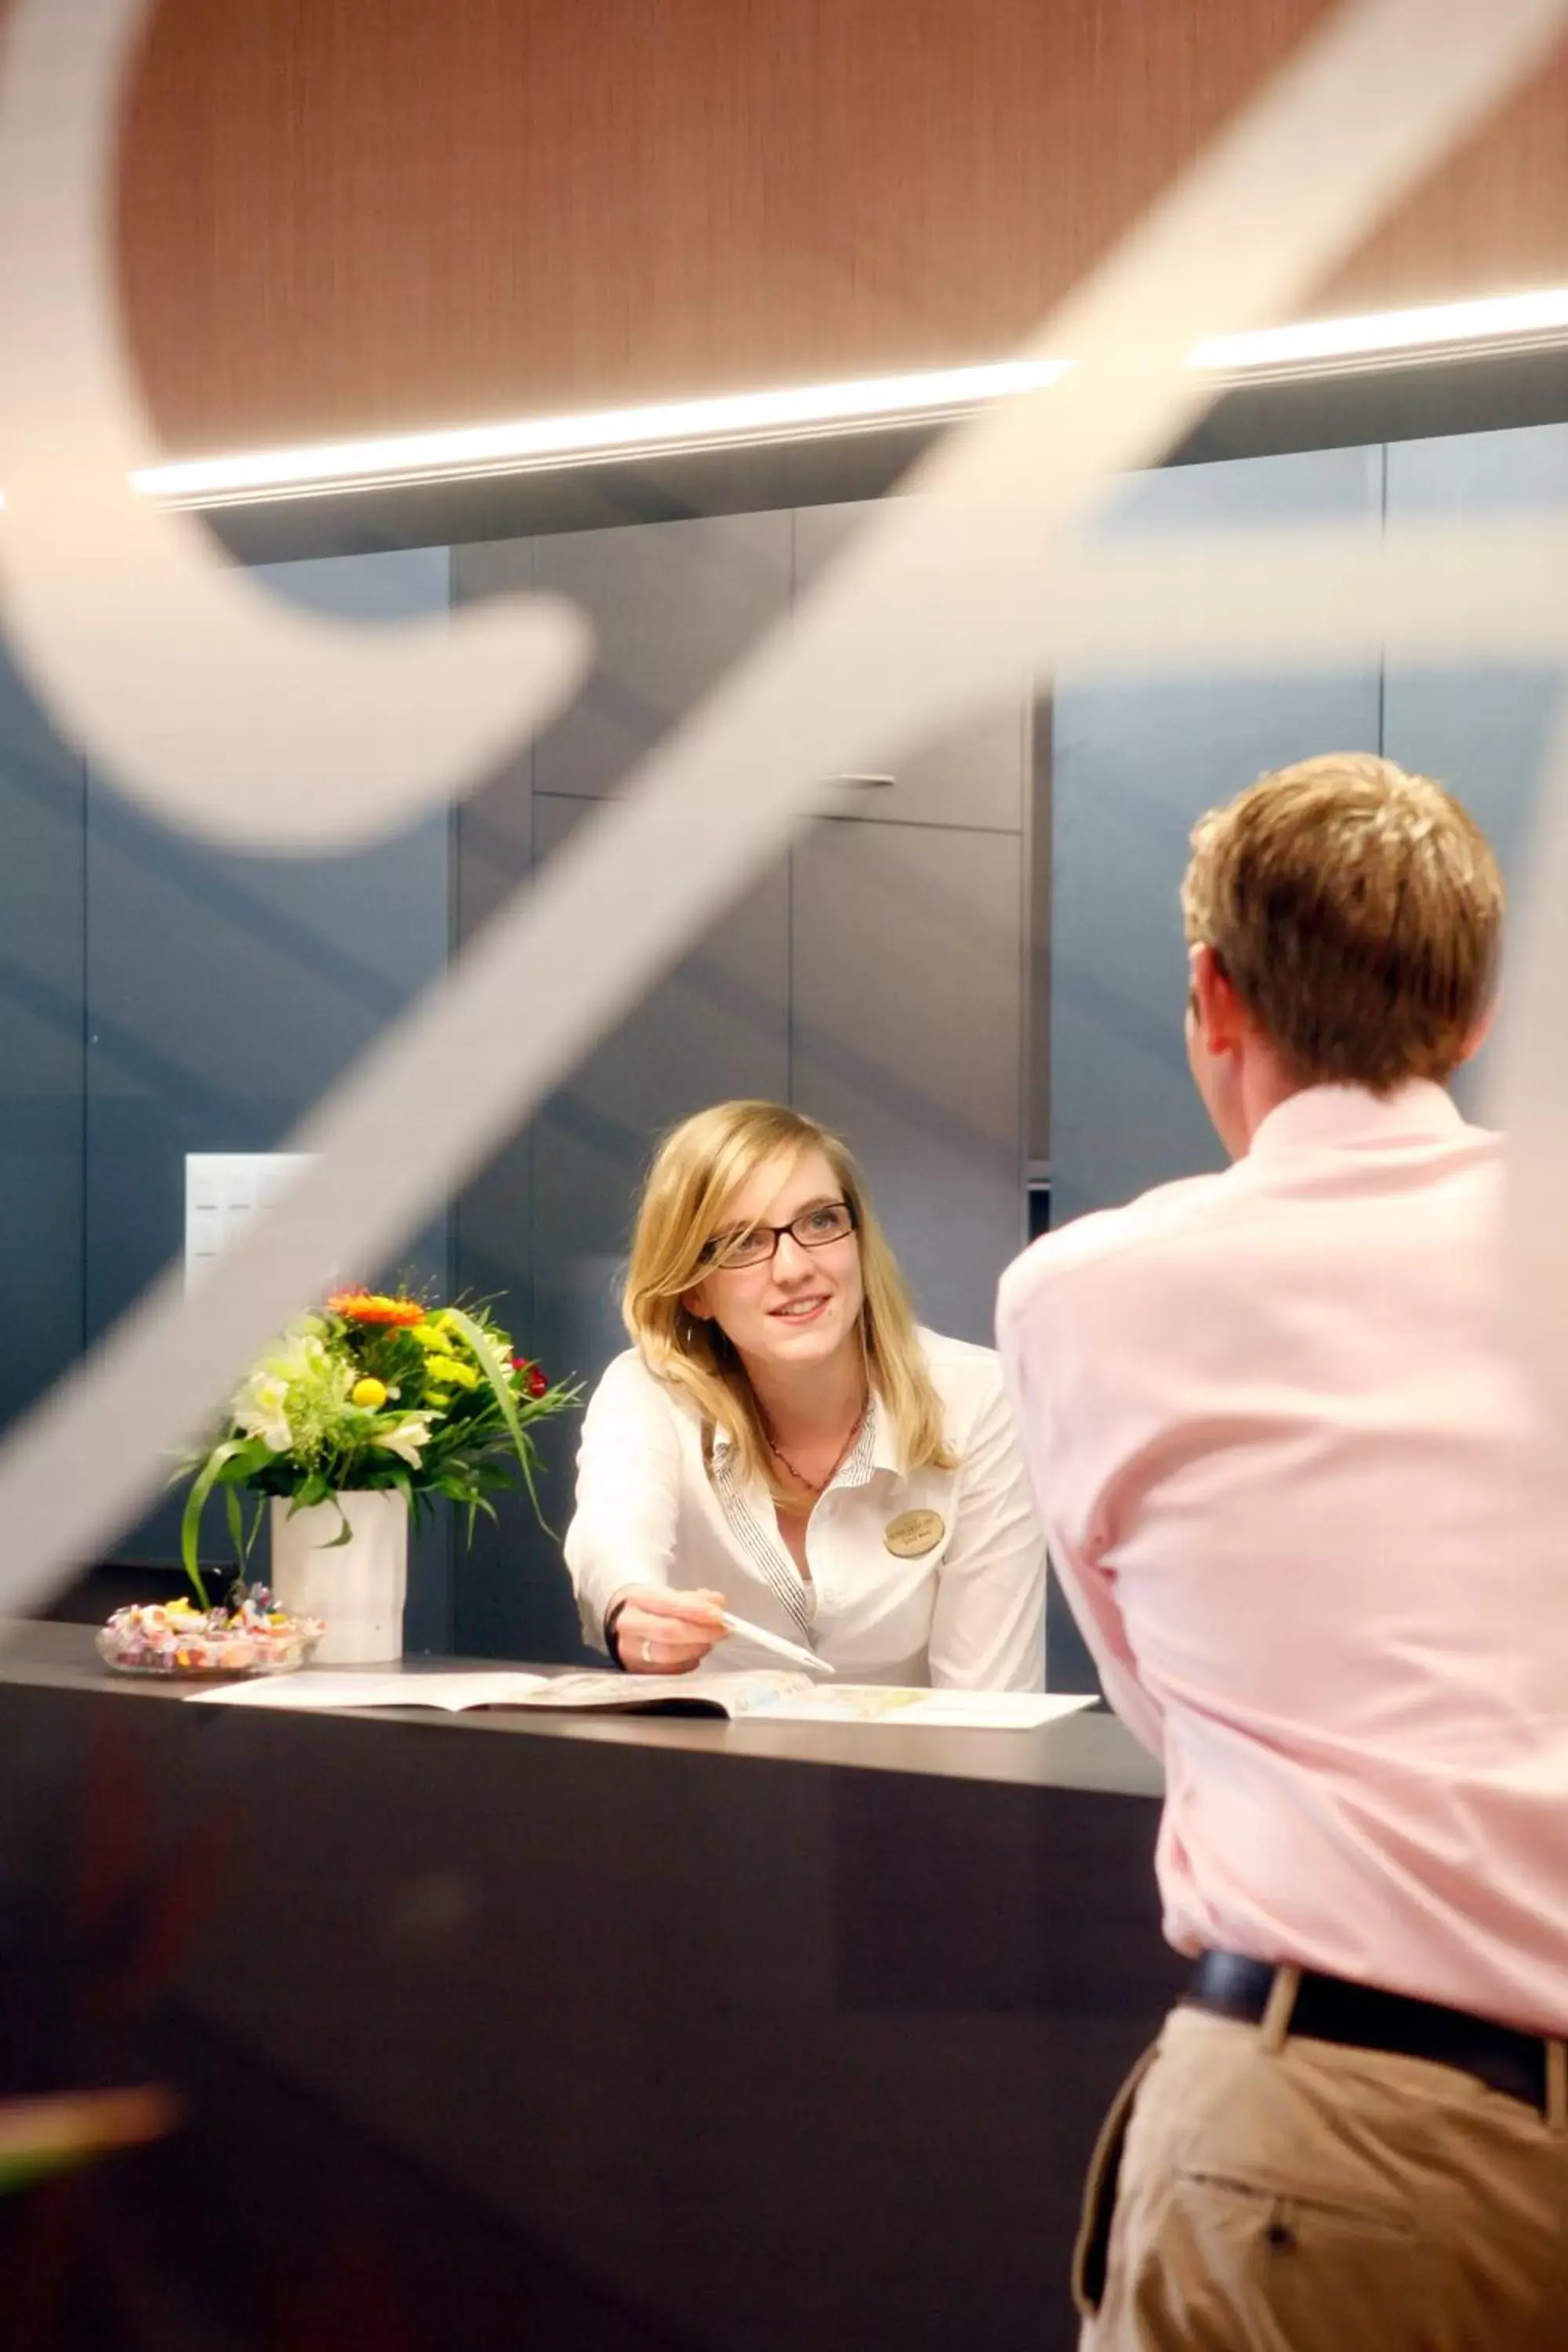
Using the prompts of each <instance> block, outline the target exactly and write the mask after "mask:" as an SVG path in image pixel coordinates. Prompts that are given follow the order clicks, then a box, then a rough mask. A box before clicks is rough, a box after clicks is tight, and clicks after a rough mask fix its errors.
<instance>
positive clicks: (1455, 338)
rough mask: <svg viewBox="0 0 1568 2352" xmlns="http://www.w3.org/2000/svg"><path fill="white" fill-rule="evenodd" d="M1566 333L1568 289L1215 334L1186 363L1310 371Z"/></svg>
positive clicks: (1230, 371) (1235, 369)
mask: <svg viewBox="0 0 1568 2352" xmlns="http://www.w3.org/2000/svg"><path fill="white" fill-rule="evenodd" d="M1564 331H1568V286H1547V287H1542V288H1541V289H1538V290H1537V291H1536V292H1535V293H1533V294H1498V295H1490V296H1488V297H1487V298H1486V299H1484V300H1478V301H1474V302H1437V303H1434V304H1432V305H1430V306H1429V307H1428V308H1426V309H1425V310H1373V311H1371V312H1369V313H1368V314H1367V316H1366V317H1364V318H1356V319H1309V320H1306V321H1305V322H1304V323H1303V324H1301V325H1300V326H1293V327H1265V328H1261V329H1259V330H1258V331H1257V332H1256V333H1253V334H1247V335H1215V336H1212V337H1211V338H1210V339H1209V341H1207V342H1204V343H1200V344H1199V345H1198V346H1197V349H1196V350H1195V351H1194V352H1193V354H1192V356H1191V358H1190V360H1189V361H1188V362H1187V364H1188V365H1189V367H1195V368H1206V369H1209V370H1211V371H1212V372H1213V373H1215V374H1220V375H1244V374H1248V373H1251V372H1252V371H1253V370H1254V369H1258V368H1292V367H1301V366H1310V364H1311V363H1312V362H1321V361H1325V360H1354V359H1364V358H1371V357H1373V356H1375V355H1376V354H1378V353H1380V352H1414V351H1421V350H1423V349H1438V348H1441V347H1443V346H1445V345H1463V344H1467V343H1512V342H1525V343H1528V342H1530V341H1534V340H1536V339H1537V338H1545V339H1552V338H1555V337H1558V336H1561V335H1562V334H1563V333H1564Z"/></svg>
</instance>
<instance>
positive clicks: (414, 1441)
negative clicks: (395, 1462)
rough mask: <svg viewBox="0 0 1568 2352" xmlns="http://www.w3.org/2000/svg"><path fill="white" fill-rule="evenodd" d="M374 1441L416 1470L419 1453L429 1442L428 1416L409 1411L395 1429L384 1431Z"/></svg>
mask: <svg viewBox="0 0 1568 2352" xmlns="http://www.w3.org/2000/svg"><path fill="white" fill-rule="evenodd" d="M375 1443H376V1444H377V1445H384V1446H385V1448H386V1450H387V1452H388V1453H389V1454H396V1455H397V1456H398V1457H399V1459H400V1460H402V1461H404V1462H406V1463H407V1465H408V1467H409V1468H410V1469H411V1470H417V1469H418V1467H419V1456H420V1454H421V1452H422V1451H423V1449H424V1448H425V1447H426V1445H428V1444H429V1443H430V1422H429V1418H428V1416H427V1415H426V1414H425V1413H422V1412H411V1413H410V1414H409V1416H408V1418H407V1420H406V1421H400V1422H399V1423H398V1424H397V1427H396V1428H395V1429H389V1430H386V1431H384V1433H383V1434H382V1435H381V1436H380V1437H378V1438H377V1439H376V1440H375Z"/></svg>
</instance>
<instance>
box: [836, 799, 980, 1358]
mask: <svg viewBox="0 0 1568 2352" xmlns="http://www.w3.org/2000/svg"><path fill="white" fill-rule="evenodd" d="M793 866H794V875H793V897H794V907H793V917H792V923H791V939H792V943H793V960H794V986H793V994H792V1003H793V1010H794V1024H793V1037H792V1066H793V1080H792V1092H793V1099H794V1100H795V1102H796V1103H797V1104H798V1105H799V1106H800V1108H802V1109H803V1110H806V1111H809V1112H810V1113H811V1114H812V1116H813V1117H814V1118H820V1119H821V1120H822V1121H823V1122H824V1124H825V1125H826V1126H827V1127H829V1128H831V1129H834V1130H835V1131H836V1132H837V1133H838V1134H840V1135H842V1136H844V1137H845V1138H846V1139H847V1141H848V1143H849V1145H850V1146H851V1148H852V1150H854V1152H855V1154H856V1157H857V1158H858V1160H859V1161H860V1163H861V1166H862V1168H863V1169H864V1171H865V1173H866V1177H867V1179H868V1183H869V1185H870V1188H871V1193H872V1198H873V1199H874V1201H875V1202H876V1205H877V1210H878V1213H879V1216H880V1218H881V1220H882V1222H883V1223H884V1224H885V1225H886V1227H887V1229H888V1232H889V1235H890V1237H891V1239H892V1243H893V1246H894V1249H895V1250H896V1251H897V1253H898V1255H899V1258H900V1263H901V1264H902V1265H903V1267H904V1271H905V1273H906V1275H907V1276H909V1278H910V1284H911V1286H912V1288H913V1291H914V1294H915V1302H916V1307H917V1310H918V1312H919V1314H920V1316H921V1319H922V1321H924V1322H926V1323H928V1324H931V1325H932V1326H934V1327H935V1328H938V1329H941V1330H943V1331H948V1332H952V1333H953V1334H954V1335H955V1336H957V1337H958V1338H960V1339H977V1340H980V1341H983V1342H984V1343H985V1344H987V1345H988V1344H990V1341H991V1339H992V1333H993V1329H994V1313H995V1297H996V1284H997V1280H998V1277H999V1276H1000V1275H1001V1272H1002V1269H1003V1267H1004V1266H1005V1265H1006V1264H1007V1262H1008V1260H1009V1259H1010V1258H1011V1257H1013V1256H1015V1255H1016V1253H1017V1251H1018V1249H1019V1247H1020V1246H1021V1244H1022V1240H1023V1230H1024V1166H1023V1160H1024V1149H1023V1131H1022V1091H1023V1089H1022V1076H1023V1074H1022V1066H1021V1056H1022V1026H1023V963H1024V942H1023V887H1024V875H1023V849H1022V845H1021V842H1020V840H1019V839H1018V837H1017V836H1016V835H1006V834H1000V833H982V832H965V831H950V830H948V829H946V828H942V827H927V826H923V825H901V824H900V825H888V824H861V823H858V822H856V821H853V820H832V819H829V820H826V821H825V822H823V823H821V824H816V825H814V826H813V827H812V828H811V830H810V831H809V832H808V833H806V834H805V835H803V836H802V837H801V838H800V840H799V841H797V843H796V845H795V850H794V853H793Z"/></svg>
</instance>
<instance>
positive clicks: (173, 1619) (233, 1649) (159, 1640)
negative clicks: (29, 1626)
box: [98, 1584, 326, 1681]
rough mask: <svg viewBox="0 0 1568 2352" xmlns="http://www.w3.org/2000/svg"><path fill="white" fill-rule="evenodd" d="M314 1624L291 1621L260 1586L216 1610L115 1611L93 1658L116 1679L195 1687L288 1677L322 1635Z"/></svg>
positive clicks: (152, 1605) (155, 1604)
mask: <svg viewBox="0 0 1568 2352" xmlns="http://www.w3.org/2000/svg"><path fill="white" fill-rule="evenodd" d="M325 1631H326V1627H325V1626H324V1625H323V1624H322V1622H321V1619H320V1618H319V1617H291V1616H290V1615H289V1612H288V1611H287V1610H284V1609H279V1607H278V1606H277V1605H276V1603H275V1602H274V1601H273V1599H272V1595H271V1594H270V1593H269V1592H268V1591H267V1589H266V1587H265V1586H264V1585H258V1584H253V1585H252V1586H251V1587H250V1589H249V1591H246V1592H243V1593H241V1592H236V1593H235V1595H234V1597H233V1599H232V1601H230V1603H229V1604H228V1605H227V1606H226V1607H224V1608H221V1609H200V1608H198V1607H197V1606H196V1604H195V1601H184V1600H181V1601H141V1602H138V1603H137V1604H135V1605H134V1606H133V1607H131V1608H128V1609H117V1610H116V1611H115V1612H114V1614H113V1616H112V1617H111V1618H110V1621H109V1622H108V1624H107V1625H104V1626H100V1629H99V1633H98V1654H99V1656H100V1658H101V1659H102V1660H103V1662H104V1664H106V1665H108V1666H111V1667H112V1668H113V1670H114V1672H115V1673H116V1674H120V1675H159V1676H162V1677H163V1679H164V1680H169V1679H171V1678H175V1679H179V1680H188V1681H195V1680H198V1679H200V1678H201V1677H203V1676H205V1675H291V1674H293V1673H294V1672H295V1671H296V1670H297V1669H298V1668H299V1667H300V1666H303V1665H308V1664H309V1663H310V1654H311V1653H312V1651H313V1650H314V1649H315V1647H316V1644H317V1643H318V1642H319V1641H320V1640H321V1635H322V1634H323V1633H325Z"/></svg>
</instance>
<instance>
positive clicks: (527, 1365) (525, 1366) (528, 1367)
mask: <svg viewBox="0 0 1568 2352" xmlns="http://www.w3.org/2000/svg"><path fill="white" fill-rule="evenodd" d="M511 1368H512V1370H513V1371H514V1372H531V1371H532V1370H533V1359H532V1357H531V1356H514V1357H513V1358H512V1360H511Z"/></svg>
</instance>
